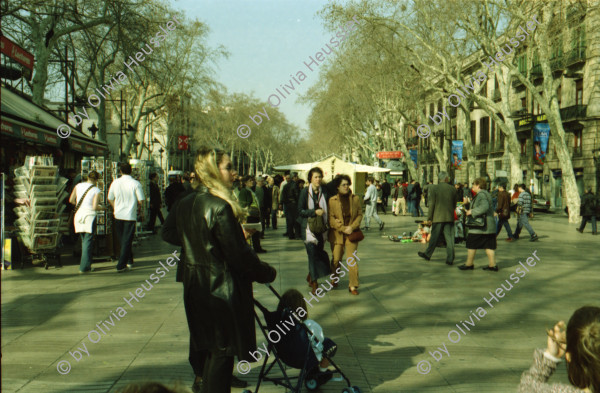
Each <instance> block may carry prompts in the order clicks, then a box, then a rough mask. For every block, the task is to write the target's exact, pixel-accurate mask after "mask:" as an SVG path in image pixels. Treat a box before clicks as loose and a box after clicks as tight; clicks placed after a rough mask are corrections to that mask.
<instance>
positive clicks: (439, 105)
mask: <svg viewBox="0 0 600 393" xmlns="http://www.w3.org/2000/svg"><path fill="white" fill-rule="evenodd" d="M438 112H440V113H442V100H439V101H438Z"/></svg>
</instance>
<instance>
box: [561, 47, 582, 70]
mask: <svg viewBox="0 0 600 393" xmlns="http://www.w3.org/2000/svg"><path fill="white" fill-rule="evenodd" d="M582 63H585V45H580V46H578V47H576V48H573V49H571V50H570V51H569V52H567V54H566V56H565V66H567V67H574V66H576V65H580V64H582Z"/></svg>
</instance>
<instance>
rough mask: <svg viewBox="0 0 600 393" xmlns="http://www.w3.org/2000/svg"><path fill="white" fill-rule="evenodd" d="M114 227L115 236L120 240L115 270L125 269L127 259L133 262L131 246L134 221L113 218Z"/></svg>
mask: <svg viewBox="0 0 600 393" xmlns="http://www.w3.org/2000/svg"><path fill="white" fill-rule="evenodd" d="M115 228H116V230H117V236H118V237H119V239H120V240H121V255H119V263H118V264H117V270H121V269H125V267H126V266H127V264H128V263H129V261H131V262H133V253H132V251H131V246H132V243H133V235H134V234H135V221H125V220H115Z"/></svg>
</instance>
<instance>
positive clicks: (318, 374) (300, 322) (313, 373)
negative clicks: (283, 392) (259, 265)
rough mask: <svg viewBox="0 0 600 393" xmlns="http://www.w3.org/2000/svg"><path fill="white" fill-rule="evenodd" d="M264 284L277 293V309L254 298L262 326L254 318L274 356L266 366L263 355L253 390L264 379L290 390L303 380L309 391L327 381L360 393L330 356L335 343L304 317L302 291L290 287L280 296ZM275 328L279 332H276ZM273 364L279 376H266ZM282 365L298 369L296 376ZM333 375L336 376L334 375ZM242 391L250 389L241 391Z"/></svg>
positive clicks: (297, 388)
mask: <svg viewBox="0 0 600 393" xmlns="http://www.w3.org/2000/svg"><path fill="white" fill-rule="evenodd" d="M266 285H267V287H268V288H269V289H270V290H271V291H272V292H273V293H274V294H275V296H277V298H278V299H279V304H278V306H277V310H275V311H269V310H267V309H266V308H265V307H264V306H263V305H262V304H260V302H258V301H257V300H256V299H254V304H255V305H256V306H257V307H258V308H259V309H260V310H261V311H262V313H263V315H264V317H265V322H266V325H264V324H263V323H262V322H261V320H260V318H259V317H258V314H256V320H257V322H258V325H259V326H260V329H261V331H262V333H263V335H264V336H265V338H266V339H268V341H269V343H270V344H269V349H270V350H273V352H274V354H275V356H274V360H273V362H271V364H270V365H269V364H268V359H269V356H267V357H265V360H264V362H263V365H262V368H261V370H260V373H259V376H258V382H257V385H256V390H255V392H254V393H258V390H259V387H260V384H261V383H262V382H264V381H269V382H272V383H274V384H275V385H279V386H282V387H285V388H286V389H290V391H291V392H293V393H300V392H301V390H302V384H303V383H304V384H305V386H306V388H307V389H308V390H311V391H312V390H315V389H318V388H319V386H321V385H323V384H324V383H326V382H328V381H330V380H333V381H342V380H344V381H345V382H346V384H347V385H346V387H345V388H343V389H342V393H360V392H361V390H360V388H359V387H358V386H351V384H350V380H349V379H348V377H347V376H346V375H345V374H344V373H343V372H342V370H341V369H340V368H339V367H338V366H337V365H336V364H335V362H334V361H333V359H332V357H333V356H334V355H335V352H336V350H337V346H336V344H335V343H334V342H333V341H332V340H331V339H329V338H327V337H324V335H323V329H322V328H321V326H320V325H319V324H318V323H316V322H315V321H313V320H310V319H308V313H307V311H306V310H307V307H306V301H305V300H304V297H303V296H302V294H301V293H300V292H299V291H297V290H295V289H290V290H288V291H286V292H285V293H284V294H283V295H282V296H280V295H279V294H278V293H277V291H275V289H274V288H273V287H272V286H271V285H269V284H266ZM282 326H283V328H282ZM277 331H279V332H281V333H283V334H281V335H279V333H277ZM267 332H268V333H267ZM273 333H275V334H276V336H275V335H273ZM274 338H275V339H276V341H274ZM275 365H278V366H279V369H280V371H281V372H282V373H283V377H280V376H270V375H269V373H271V370H272V369H273V367H274V366H275ZM286 365H287V366H289V367H292V368H296V369H300V370H301V372H300V375H299V376H298V377H292V376H289V375H288V373H287V372H286V370H285V368H286V367H285V366H286ZM329 365H331V366H333V369H329V368H328V366H329ZM334 375H338V376H339V377H336V378H334ZM292 380H297V383H292ZM244 393H251V392H250V391H249V390H245V391H244Z"/></svg>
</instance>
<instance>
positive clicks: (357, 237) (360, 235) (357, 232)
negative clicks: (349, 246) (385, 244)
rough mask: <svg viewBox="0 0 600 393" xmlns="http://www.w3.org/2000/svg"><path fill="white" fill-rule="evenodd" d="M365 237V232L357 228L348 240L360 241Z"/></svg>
mask: <svg viewBox="0 0 600 393" xmlns="http://www.w3.org/2000/svg"><path fill="white" fill-rule="evenodd" d="M364 238H365V234H364V233H363V232H362V231H361V230H360V229H357V230H355V231H354V232H352V233H351V234H349V235H348V240H350V241H351V242H352V243H358V242H359V241H361V240H363V239H364Z"/></svg>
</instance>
